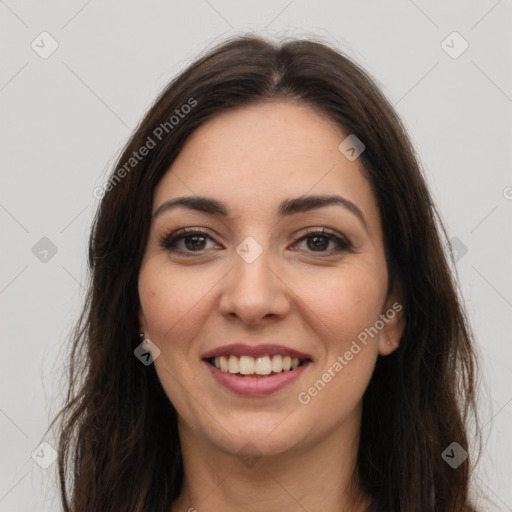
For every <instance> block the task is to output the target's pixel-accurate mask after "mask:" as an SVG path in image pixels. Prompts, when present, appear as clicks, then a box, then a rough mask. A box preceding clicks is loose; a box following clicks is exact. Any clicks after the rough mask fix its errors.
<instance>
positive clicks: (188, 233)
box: [160, 229, 213, 253]
mask: <svg viewBox="0 0 512 512" xmlns="http://www.w3.org/2000/svg"><path fill="white" fill-rule="evenodd" d="M208 240H211V241H213V239H212V237H211V236H210V235H209V234H208V233H206V232H205V231H201V230H197V229H187V230H179V231H176V232H174V233H171V234H170V235H168V236H165V237H163V238H162V240H161V241H160V245H161V246H162V247H163V248H164V249H167V250H169V251H172V252H181V253H192V252H201V251H204V250H205V249H207V244H208ZM182 242H183V243H182Z"/></svg>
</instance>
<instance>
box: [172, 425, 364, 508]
mask: <svg viewBox="0 0 512 512" xmlns="http://www.w3.org/2000/svg"><path fill="white" fill-rule="evenodd" d="M358 419H359V421H358V422H356V424H352V425H350V424H344V425H343V426H342V427H341V429H340V428H338V429H337V430H335V431H333V432H332V433H330V434H327V435H326V436H325V437H324V438H323V439H322V440H320V441H319V440H318V439H316V440H315V443H311V444H309V445H308V444H307V443H305V442H302V443H300V446H297V447H295V448H293V449H291V450H289V451H288V452H285V453H281V454H279V455H272V456H265V457H259V458H258V457H252V458H247V459H241V458H240V457H238V456H236V455H232V454H229V453H226V452H225V451H221V450H219V448H218V447H216V446H214V445H212V444H211V443H210V442H208V441H206V440H205V439H204V438H202V439H199V438H198V437H197V436H195V435H193V434H192V432H190V431H189V430H188V429H187V428H186V427H185V426H180V439H181V446H182V456H183V464H184V471H185V479H184V485H183V490H182V493H181V495H180V497H179V498H178V499H177V500H176V501H175V503H174V504H173V508H172V512H189V511H190V512H193V511H194V510H196V511H197V512H216V511H219V510H222V511H223V512H231V511H233V512H234V511H236V512H239V511H240V510H244V511H248V512H251V511H260V510H265V511H268V512H282V511H283V510H307V511H308V512H316V511H322V512H329V511H333V512H334V511H338V512H339V511H340V510H343V511H344V512H362V511H364V510H366V507H367V506H368V504H369V500H368V498H367V497H365V496H364V495H363V494H362V493H361V490H360V488H359V486H358V483H357V480H356V478H355V476H354V475H355V468H356V458H357V449H358V444H359V426H360V418H358ZM352 423H354V422H352ZM354 434H355V435H354ZM356 496H359V501H358V500H356ZM356 502H357V503H356Z"/></svg>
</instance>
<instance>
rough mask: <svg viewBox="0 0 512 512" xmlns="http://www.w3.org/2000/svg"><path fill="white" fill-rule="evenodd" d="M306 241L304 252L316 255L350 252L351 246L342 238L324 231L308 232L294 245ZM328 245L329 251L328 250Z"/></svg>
mask: <svg viewBox="0 0 512 512" xmlns="http://www.w3.org/2000/svg"><path fill="white" fill-rule="evenodd" d="M304 241H306V250H307V251H309V252H317V253H337V252H342V251H350V250H352V248H353V246H352V244H351V243H350V242H349V241H348V240H347V239H346V238H344V237H341V236H338V235H336V234H334V233H331V232H329V231H327V230H325V229H322V230H319V231H309V232H308V233H307V234H306V235H305V236H303V237H301V238H299V239H298V240H297V242H296V243H295V245H297V244H300V243H302V242H304ZM329 245H331V249H330V250H329V249H328V248H329Z"/></svg>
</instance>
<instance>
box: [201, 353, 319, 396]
mask: <svg viewBox="0 0 512 512" xmlns="http://www.w3.org/2000/svg"><path fill="white" fill-rule="evenodd" d="M205 364H206V365H207V366H208V368H209V370H210V372H211V373H212V375H213V376H214V377H215V379H216V380H217V382H218V383H219V384H221V385H223V386H224V387H225V388H227V389H229V390H230V391H232V392H233V393H237V394H238V395H245V396H265V395H270V394H271V393H276V392H277V391H280V390H281V389H283V388H284V387H285V386H288V385H289V384H291V383H292V382H294V381H295V380H297V379H298V378H299V377H300V376H301V375H302V373H303V372H304V371H305V370H306V369H307V367H308V366H309V364H310V362H309V361H308V362H306V363H304V364H303V365H301V366H299V367H298V368H296V369H295V370H293V371H283V372H281V373H277V374H276V375H271V376H258V377H256V376H254V377H245V376H240V375H237V374H234V373H229V372H223V371H222V370H219V369H218V368H217V367H215V366H213V365H211V364H210V363H208V362H206V361H205Z"/></svg>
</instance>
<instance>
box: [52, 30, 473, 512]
mask: <svg viewBox="0 0 512 512" xmlns="http://www.w3.org/2000/svg"><path fill="white" fill-rule="evenodd" d="M95 196H97V197H101V198H102V201H101V204H100V207H99V210H98V213H97V216H96V219H95V223H94V227H93V230H92V234H91V240H90V247H89V265H90V269H91V276H92V280H91V286H90V292H89V295H88V301H87V304H86V307H85V309H84V312H83V315H82V318H81V321H80V322H79V324H78V326H77V329H76V333H75V337H74V344H73V351H72V361H71V363H72V364H71V375H70V379H71V386H70V390H69V394H68V399H67V404H66V406H65V408H64V409H63V411H62V412H61V415H60V417H61V437H60V450H59V468H60V472H59V474H60V478H61V491H62V499H63V504H64V509H65V510H66V511H73V512H78V511H80V512H81V511H88V512H91V511H100V510H101V511H103V512H105V511H116V512H119V511H148V512H149V511H151V512H155V511H171V510H172V511H173V512H181V511H186V510H197V511H199V512H201V511H217V510H224V511H225V510H238V511H239V510H244V511H246V510H247V511H253V510H254V511H256V510H257V511H260V510H261V511H274V510H276V511H277V510H280V511H281V510H307V511H316V510H322V511H331V510H332V511H334V510H350V511H370V510H372V511H377V510H378V511H407V512H412V511H421V512H430V511H431V512H434V511H435V512H440V511H450V512H452V511H469V510H473V508H472V506H471V503H470V498H469V482H470V470H471V467H470V460H469V459H468V457H467V452H468V451H469V446H468V433H467V430H466V429H467V427H466V425H467V420H468V418H469V415H470V414H473V413H474V411H475V388H474V379H475V377H474V373H475V370H476V361H475V356H474V352H473V348H472V335H471V332H470V329H469V327H468V322H467V319H466V317H465V314H464V311H463V307H462V305H461V302H460V299H459V298H458V295H457V291H456V283H455V280H454V278H453V277H452V274H451V272H450V268H449V265H448V264H447V261H446V257H445V254H444V251H443V245H442V243H441V237H440V234H439V231H438V227H437V226H438V225H439V226H440V228H441V232H442V233H443V234H444V231H443V229H442V224H441V223H440V221H439V218H438V215H437V213H436V210H435V207H434V205H433V204H432V200H431V197H430V195H429V192H428V190H427V187H426V185H425V181H424V179H423V177H422V175H421V172H420V169H419V164H418V162H417V160H416V158H415V155H414V152H413V149H412V148H411V145H410V142H409V141H408V138H407V135H406V133H405V132H404V129H403V127H402V125H401V123H400V121H399V119H398V118H397V116H396V114H395V112H394V111H393V109H392V107H391V106H390V105H389V103H388V102H387V100H386V99H385V98H384V97H383V95H382V94H381V93H380V92H379V90H378V88H377V87H376V86H375V84H374V83H373V82H372V81H371V79H370V78H369V77H368V76H367V75H366V74H365V72H364V71H362V70H361V69H360V68H359V67H357V66H356V65H355V64H354V63H353V62H351V61H350V60H348V59H347V58H346V57H344V56H343V55H342V54H340V53H339V52H337V51H335V50H334V49H332V48H329V47H328V46H326V45H324V44H321V43H318V42H313V41H306V40H292V41H288V42H285V43H283V44H281V45H275V44H272V43H270V42H268V41H265V40H263V39H261V38H258V37H255V36H243V37H237V38H234V39H232V40H230V41H227V42H225V43H223V44H221V45H219V46H218V47H217V48H215V49H213V50H212V51H210V52H209V53H207V54H206V55H204V56H202V57H201V58H199V59H198V60H197V61H196V62H194V63H193V64H192V65H190V66H189V67H188V68H187V69H186V70H185V71H184V72H183V73H181V74H180V75H179V76H178V77H177V78H176V79H175V80H173V81H172V83H171V84H169V86H168V87H167V88H166V89H165V91H164V92H163V93H162V94H161V96H160V97H159V99H158V100H157V101H156V103H155V104H154V106H153V107H152V108H151V109H150V110H149V112H148V113H147V114H146V116H145V117H144V119H143V121H142V122H141V124H140V126H139V127H138V128H137V130H136V131H135V133H134V134H133V136H132V137H131V139H130V141H129V142H128V144H127V146H126V149H125V150H124V152H123V154H122V156H121V158H120V159H119V161H118V164H117V165H116V168H115V170H114V172H113V173H112V175H111V177H110V179H109V181H108V182H107V183H105V185H104V186H103V187H100V188H99V189H97V190H96V191H95ZM471 462H472V461H471ZM68 477H72V480H71V481H68V480H67V478H68Z"/></svg>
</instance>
